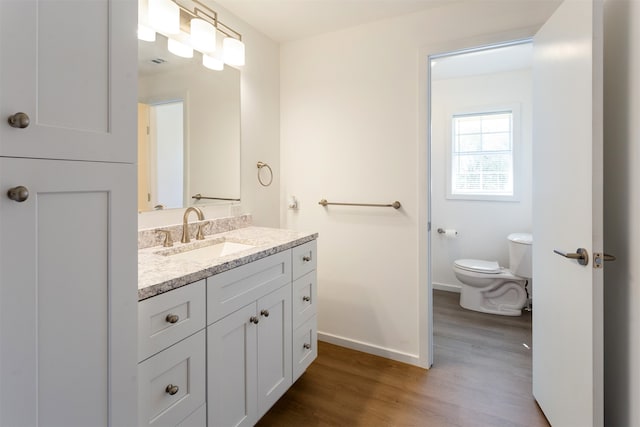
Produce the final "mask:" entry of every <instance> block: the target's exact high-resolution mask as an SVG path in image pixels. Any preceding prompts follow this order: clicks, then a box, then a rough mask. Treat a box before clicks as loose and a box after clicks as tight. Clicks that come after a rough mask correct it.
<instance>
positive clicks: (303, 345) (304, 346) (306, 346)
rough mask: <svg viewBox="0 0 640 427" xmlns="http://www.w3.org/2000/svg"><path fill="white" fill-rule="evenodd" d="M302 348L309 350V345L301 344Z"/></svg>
mask: <svg viewBox="0 0 640 427" xmlns="http://www.w3.org/2000/svg"><path fill="white" fill-rule="evenodd" d="M302 348H304V349H305V350H310V349H311V344H307V343H304V344H302Z"/></svg>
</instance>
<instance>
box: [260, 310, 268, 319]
mask: <svg viewBox="0 0 640 427" xmlns="http://www.w3.org/2000/svg"><path fill="white" fill-rule="evenodd" d="M260 315H261V316H264V317H269V310H262V311H261V312H260Z"/></svg>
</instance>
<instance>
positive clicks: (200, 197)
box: [191, 193, 240, 202]
mask: <svg viewBox="0 0 640 427" xmlns="http://www.w3.org/2000/svg"><path fill="white" fill-rule="evenodd" d="M191 198H192V199H196V200H200V199H207V200H229V201H232V202H239V201H240V199H227V198H224V197H206V196H203V195H202V194H200V193H198V194H196V195H195V196H191Z"/></svg>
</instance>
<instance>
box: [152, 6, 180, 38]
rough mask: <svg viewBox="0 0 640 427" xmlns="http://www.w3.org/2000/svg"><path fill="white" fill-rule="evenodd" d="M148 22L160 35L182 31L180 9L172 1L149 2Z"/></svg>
mask: <svg viewBox="0 0 640 427" xmlns="http://www.w3.org/2000/svg"><path fill="white" fill-rule="evenodd" d="M147 1H148V3H147V4H148V7H147V13H148V17H147V19H148V22H149V25H151V27H152V28H154V29H155V30H156V31H158V32H159V33H165V34H177V33H178V32H179V31H180V7H179V6H178V5H177V4H176V3H174V2H173V1H172V0H147Z"/></svg>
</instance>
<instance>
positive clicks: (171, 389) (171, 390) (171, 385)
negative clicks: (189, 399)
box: [164, 384, 180, 396]
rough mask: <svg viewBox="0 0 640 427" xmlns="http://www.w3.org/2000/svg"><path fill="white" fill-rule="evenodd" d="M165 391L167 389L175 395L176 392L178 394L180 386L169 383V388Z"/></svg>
mask: <svg viewBox="0 0 640 427" xmlns="http://www.w3.org/2000/svg"><path fill="white" fill-rule="evenodd" d="M164 391H166V392H167V393H169V394H170V395H171V396H173V395H174V394H176V393H177V392H178V391H180V387H178V386H177V385H173V384H169V385H168V386H167V388H165V389H164Z"/></svg>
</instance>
